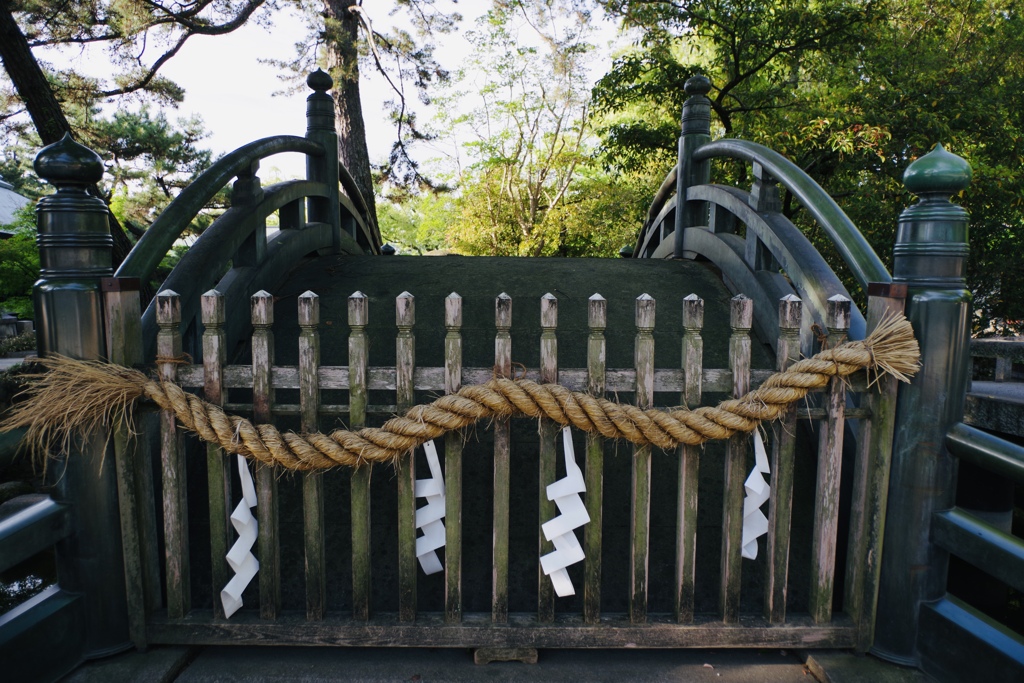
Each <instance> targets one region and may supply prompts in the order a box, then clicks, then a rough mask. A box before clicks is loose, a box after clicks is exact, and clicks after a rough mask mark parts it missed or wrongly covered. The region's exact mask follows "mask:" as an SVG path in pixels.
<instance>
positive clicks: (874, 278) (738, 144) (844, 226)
mask: <svg viewBox="0 0 1024 683" xmlns="http://www.w3.org/2000/svg"><path fill="white" fill-rule="evenodd" d="M723 157H724V158H731V159H740V160H742V161H748V162H751V163H758V164H760V165H761V166H763V167H764V168H765V170H767V171H768V172H769V173H770V174H771V175H772V177H773V178H775V180H777V181H778V182H779V183H780V184H781V185H782V186H783V187H785V188H786V189H787V190H789V191H790V193H792V195H793V196H794V197H796V199H797V201H799V202H800V204H802V205H803V206H804V208H806V209H807V211H808V212H810V214H811V216H813V217H814V220H816V221H817V222H818V224H819V225H821V227H822V228H823V229H824V230H825V233H826V234H827V235H828V236H829V238H830V239H831V240H832V243H833V244H834V245H835V247H836V250H837V251H838V252H839V254H840V256H842V258H843V261H845V262H846V264H847V266H848V267H849V268H850V271H851V272H852V273H853V276H854V277H855V278H856V279H857V282H858V283H859V284H860V286H861V287H862V288H863V289H864V290H865V291H866V290H867V286H868V284H869V283H871V282H881V283H889V282H892V275H890V274H889V271H888V269H887V268H886V267H885V264H883V263H882V260H881V259H880V258H879V257H878V254H876V253H875V250H874V249H873V248H872V247H871V245H870V244H869V243H868V241H867V240H866V239H865V238H864V235H862V234H861V232H860V230H858V229H857V226H855V225H854V224H853V221H851V220H850V218H849V217H848V216H847V215H846V213H844V212H843V210H842V209H841V208H839V205H838V204H836V202H835V200H834V199H832V197H830V196H829V194H828V193H827V192H825V191H824V190H823V189H822V188H821V186H820V185H818V184H817V183H816V182H814V180H813V179H812V178H811V177H810V176H809V175H807V173H805V172H804V171H803V169H801V168H800V167H799V166H797V165H796V164H794V163H793V162H792V161H790V160H789V159H787V158H786V157H784V156H783V155H781V154H779V153H778V152H776V151H775V150H772V149H769V148H768V147H765V146H764V145H760V144H758V143H756V142H750V141H748V140H736V139H723V140H716V141H714V142H710V143H708V144H706V145H703V146H701V147H700V148H699V149H698V150H697V151H696V153H695V154H694V159H695V160H697V161H705V160H708V159H713V158H723Z"/></svg>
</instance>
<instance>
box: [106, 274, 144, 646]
mask: <svg viewBox="0 0 1024 683" xmlns="http://www.w3.org/2000/svg"><path fill="white" fill-rule="evenodd" d="M111 280H113V282H112V283H111V284H112V285H116V287H115V286H109V287H108V285H107V283H108V282H110V281H111ZM125 285H127V286H125ZM103 303H104V309H105V313H106V331H107V360H108V361H109V362H111V363H114V364H117V365H124V366H127V367H132V366H133V365H135V364H136V363H140V362H142V325H141V319H140V317H139V288H138V280H134V281H133V282H125V281H124V280H117V279H114V278H109V279H107V278H105V279H104V280H103ZM111 436H112V441H113V444H114V468H115V471H116V473H117V497H118V509H119V510H120V522H121V545H122V548H123V552H124V575H125V597H126V601H127V606H128V637H129V638H130V639H131V641H132V643H134V645H135V647H136V648H137V649H139V650H145V649H146V616H147V609H146V586H145V563H144V561H143V552H144V551H143V546H144V545H145V542H144V541H143V537H142V514H141V509H142V507H143V506H152V501H151V500H148V499H144V500H140V499H139V497H138V492H139V485H138V482H136V473H137V471H138V470H137V467H138V466H137V464H136V460H137V459H138V457H139V452H138V450H137V449H136V447H135V446H136V440H135V439H132V438H130V435H129V434H128V431H127V430H126V429H124V428H118V429H115V430H114V431H113V433H112V435H111ZM155 540H156V539H155V538H154V539H153V541H155Z"/></svg>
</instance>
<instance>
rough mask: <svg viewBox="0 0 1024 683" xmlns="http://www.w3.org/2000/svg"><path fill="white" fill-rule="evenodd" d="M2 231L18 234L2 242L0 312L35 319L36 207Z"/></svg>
mask: <svg viewBox="0 0 1024 683" xmlns="http://www.w3.org/2000/svg"><path fill="white" fill-rule="evenodd" d="M0 229H3V230H8V231H12V232H14V236H13V237H10V238H9V239H5V240H0V311H2V312H6V313H14V314H15V315H17V316H18V317H19V318H32V317H33V311H32V285H33V283H34V282H35V281H36V280H37V279H38V278H39V250H38V248H37V247H36V229H35V215H34V214H33V207H32V205H27V206H25V207H24V208H21V209H19V210H18V212H17V213H16V214H15V221H14V222H13V223H11V224H8V225H0Z"/></svg>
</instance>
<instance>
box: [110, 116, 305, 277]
mask: <svg viewBox="0 0 1024 683" xmlns="http://www.w3.org/2000/svg"><path fill="white" fill-rule="evenodd" d="M284 152H299V153H302V154H306V155H309V156H317V157H318V156H323V154H324V148H323V146H322V145H320V144H319V143H317V142H313V141H311V140H307V139H306V138H300V137H297V136H294V135H276V136H273V137H269V138H263V139H261V140H256V141H255V142H250V143H249V144H247V145H243V146H241V147H239V148H238V149H236V150H235V151H233V152H231V153H230V154H227V155H225V156H224V157H223V158H221V159H220V160H218V161H217V163H215V164H214V165H213V166H211V167H210V168H208V169H206V171H204V172H203V173H202V174H201V175H200V176H199V177H198V178H196V179H195V180H194V181H193V182H192V183H190V184H189V185H188V187H186V188H185V189H184V190H182V191H181V193H180V194H179V195H178V196H177V197H175V198H174V201H172V202H171V203H170V204H169V205H168V206H167V208H165V209H164V210H163V212H161V214H160V215H159V216H158V217H157V219H156V220H155V221H154V222H153V225H151V226H149V229H148V230H146V233H145V234H144V235H143V236H142V237H141V238H140V239H139V241H138V243H136V245H135V247H134V248H133V249H132V250H131V253H129V254H128V258H126V259H125V260H124V262H123V263H122V264H121V267H120V268H118V269H117V277H137V278H140V279H142V280H147V279H148V278H149V277H150V276H151V275H152V274H153V272H154V271H155V270H156V268H157V266H158V265H160V261H161V260H163V258H164V256H166V255H167V252H168V251H169V250H170V249H171V247H172V246H173V245H174V242H175V241H176V240H177V239H178V238H179V237H181V235H182V233H183V232H185V229H186V228H187V227H188V225H189V223H191V221H192V219H193V218H195V217H196V215H197V214H198V213H199V211H200V210H201V209H202V208H203V207H204V206H206V204H207V202H209V201H210V200H211V199H212V198H213V196H214V195H216V194H217V193H218V192H220V190H221V188H223V187H224V186H225V185H227V184H228V182H230V181H231V179H232V178H235V177H236V176H238V174H240V173H241V172H243V171H245V170H247V169H249V168H251V167H252V164H253V163H255V162H257V161H259V160H260V159H264V158H266V157H269V156H273V155H274V154H282V153H284Z"/></svg>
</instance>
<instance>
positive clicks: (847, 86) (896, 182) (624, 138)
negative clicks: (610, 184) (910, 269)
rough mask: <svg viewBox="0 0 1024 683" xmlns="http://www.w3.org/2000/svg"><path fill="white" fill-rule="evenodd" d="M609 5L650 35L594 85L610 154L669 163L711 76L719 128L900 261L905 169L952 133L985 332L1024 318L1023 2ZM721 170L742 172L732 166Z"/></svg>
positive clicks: (820, 241) (790, 210) (733, 175)
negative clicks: (701, 79) (687, 94)
mask: <svg viewBox="0 0 1024 683" xmlns="http://www.w3.org/2000/svg"><path fill="white" fill-rule="evenodd" d="M604 4H605V5H606V6H607V7H608V8H609V9H610V10H611V11H613V12H616V13H618V14H619V16H621V17H622V18H623V21H624V22H625V23H626V24H627V25H629V26H633V27H636V28H640V29H642V30H644V31H645V38H644V39H643V40H642V41H641V42H640V43H639V45H638V46H637V47H636V49H634V50H632V51H630V52H628V53H627V54H625V55H623V56H621V57H620V58H619V59H618V60H616V63H615V65H614V68H613V70H612V71H611V72H610V73H609V74H608V75H607V76H606V77H605V78H604V79H603V80H602V81H601V83H600V84H599V86H598V87H597V88H596V89H595V103H596V106H597V108H598V109H599V111H600V112H601V113H602V114H603V116H604V117H605V119H604V120H605V121H606V123H604V124H602V127H601V131H600V132H601V134H602V142H603V145H604V148H605V152H606V157H605V158H606V159H607V160H608V161H609V162H610V163H615V162H621V163H623V165H624V166H625V167H627V168H632V167H638V166H639V165H642V164H643V163H647V160H649V159H652V158H656V159H659V160H663V161H662V163H665V165H666V166H667V165H668V164H670V163H672V161H671V160H672V159H674V148H675V137H676V136H677V135H678V124H677V123H675V122H674V120H673V119H674V118H675V117H677V116H678V112H679V109H680V107H681V104H682V102H681V97H682V87H681V85H682V82H683V81H684V80H685V78H687V77H689V76H690V75H692V74H694V73H698V72H700V73H704V74H705V75H707V76H709V77H710V78H711V79H712V81H713V83H714V84H715V86H716V88H715V89H714V90H713V91H712V94H711V98H712V102H713V106H714V108H715V111H716V113H717V117H718V121H719V126H720V128H719V130H718V133H719V134H726V135H736V136H740V137H744V138H747V139H751V140H754V141H757V142H761V143H764V144H766V145H768V146H770V147H773V148H775V149H777V150H779V151H781V152H783V153H784V154H786V155H787V156H789V157H790V158H791V159H793V160H794V161H795V162H796V163H797V164H798V165H800V166H801V167H802V168H804V170H806V171H807V172H808V173H809V174H811V176H812V177H814V178H815V180H817V181H818V182H819V183H820V184H821V185H822V186H823V187H824V188H825V189H826V190H827V191H829V192H830V194H832V195H833V196H834V197H836V198H837V200H838V201H839V202H840V204H841V205H842V206H843V208H844V210H845V211H846V212H847V213H848V214H849V215H850V217H851V218H852V219H853V221H854V222H855V223H856V224H857V225H858V227H860V228H861V230H862V231H863V232H864V233H865V235H866V236H867V237H868V239H869V240H870V241H871V243H872V244H873V246H874V247H875V249H876V251H877V252H878V253H879V254H880V255H881V256H882V257H883V258H884V259H887V258H889V256H890V254H891V250H892V243H893V237H894V235H893V232H894V228H895V222H896V218H897V216H898V214H899V211H900V210H901V209H902V208H903V207H904V206H905V205H906V204H908V203H909V202H910V201H911V198H910V197H908V196H907V195H906V193H905V192H904V190H903V188H902V183H901V177H902V173H903V171H904V170H905V169H906V167H907V165H909V164H910V163H911V162H912V161H913V160H914V159H915V158H917V157H918V156H920V155H922V154H924V153H926V152H927V151H928V150H929V149H930V148H931V146H932V145H933V144H934V143H936V142H942V143H943V144H944V145H946V146H947V148H949V149H951V150H952V151H954V152H956V153H958V154H960V155H962V156H964V157H965V158H967V160H968V161H969V162H971V164H972V166H973V167H974V170H975V181H974V183H973V184H972V186H971V187H970V188H969V189H968V190H967V191H966V192H965V193H964V194H963V196H962V197H960V198H959V201H960V202H961V203H962V204H963V205H964V206H965V207H966V208H967V209H968V210H969V211H970V212H971V214H972V219H971V223H972V234H971V244H972V253H971V259H970V261H969V270H968V285H969V287H970V288H971V290H972V291H973V292H974V295H975V304H976V309H977V312H978V317H977V319H976V321H975V322H976V325H977V328H978V329H982V328H986V327H989V326H990V324H992V323H993V322H994V321H995V322H999V321H1005V320H1020V319H1022V318H1024V311H1022V304H1024V284H1022V283H1024V277H1021V276H1022V275H1024V273H1022V272H1021V266H1020V265H1019V263H1018V262H1017V260H1016V259H1015V258H1014V254H1015V253H1016V252H1018V251H1019V250H1020V247H1021V246H1022V245H1021V225H1022V220H1024V213H1022V211H1021V205H1022V196H1021V191H1020V188H1021V187H1024V170H1022V164H1021V161H1022V160H1024V136H1022V135H1021V117H1022V111H1024V106H1022V105H1024V101H1022V99H1024V94H1022V93H1024V91H1022V87H1021V86H1022V85H1024V56H1022V55H1024V25H1022V17H1021V9H1020V8H1019V6H1018V5H1017V4H1016V3H1012V2H1007V1H1005V0H983V1H981V2H976V3H957V2H953V1H952V0H915V1H914V2H909V3H908V2H896V1H895V0H877V1H874V2H866V3H859V2H850V1H848V0H830V1H829V2H825V3H813V4H809V5H807V4H800V5H797V4H796V3H791V2H788V1H780V0H773V1H771V2H765V3H759V4H757V6H752V7H746V6H744V10H743V11H742V12H739V11H734V9H735V8H736V7H737V6H733V5H728V4H726V5H722V4H720V3H715V2H704V1H700V0H698V1H691V0H684V1H681V2H675V3H668V2H641V1H639V0H637V1H632V0H621V1H618V0H616V1H609V2H605V3H604ZM752 22H753V23H752ZM719 173H720V174H724V175H725V176H726V177H727V178H728V179H730V180H740V181H742V180H743V176H742V173H743V171H742V170H738V169H737V168H736V167H735V166H732V167H730V166H726V167H725V168H723V169H720V170H719ZM784 201H785V211H786V213H787V214H788V215H789V216H790V217H791V218H792V219H793V220H794V221H795V222H796V223H797V224H798V225H801V227H803V228H805V229H806V230H807V232H808V234H809V235H810V236H811V238H812V240H813V241H815V243H816V244H817V245H818V246H819V248H820V249H821V250H822V251H823V253H825V254H826V256H827V257H829V258H830V259H831V260H832V262H833V265H834V266H838V265H839V264H838V261H837V258H836V256H835V254H832V253H830V249H829V245H828V244H827V243H826V240H825V239H824V236H823V235H821V234H820V231H818V229H817V227H816V226H815V225H814V224H812V223H811V222H810V221H809V220H808V219H807V217H806V216H805V215H804V214H803V213H802V212H800V211H799V208H798V207H797V206H795V205H794V203H793V202H792V198H791V197H788V196H784ZM837 271H838V272H841V269H840V268H838V267H837ZM1000 324H1001V323H1000Z"/></svg>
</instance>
